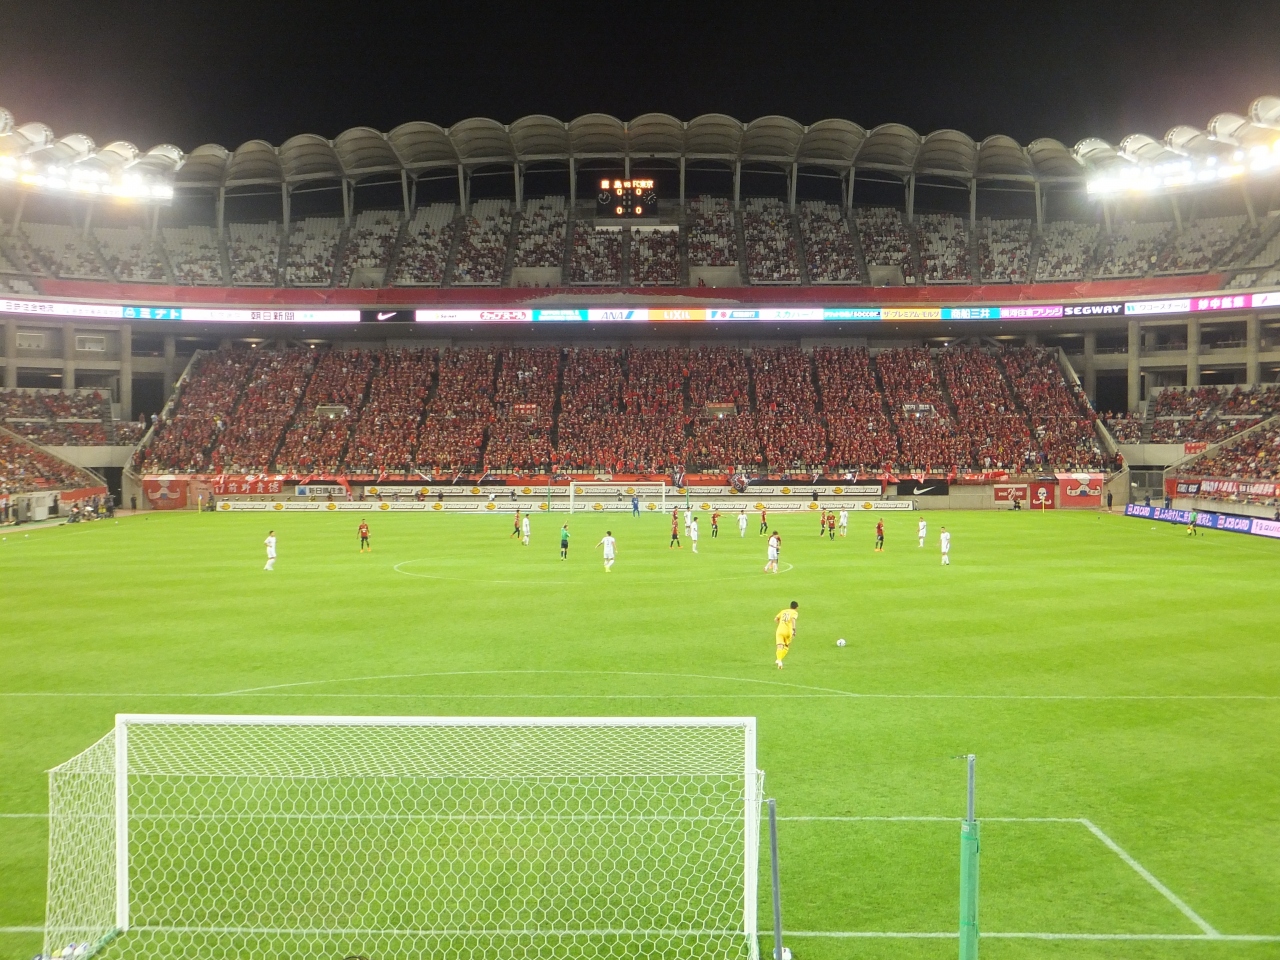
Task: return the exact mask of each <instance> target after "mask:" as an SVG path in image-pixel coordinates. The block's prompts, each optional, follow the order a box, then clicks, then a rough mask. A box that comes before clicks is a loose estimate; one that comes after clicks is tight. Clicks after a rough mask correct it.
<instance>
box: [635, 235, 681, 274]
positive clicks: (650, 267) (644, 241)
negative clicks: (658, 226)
mask: <svg viewBox="0 0 1280 960" xmlns="http://www.w3.org/2000/svg"><path fill="white" fill-rule="evenodd" d="M679 282H680V232H679V230H674V229H673V230H639V229H633V230H632V231H631V284H632V286H637V287H648V286H673V285H675V284H677V283H679Z"/></svg>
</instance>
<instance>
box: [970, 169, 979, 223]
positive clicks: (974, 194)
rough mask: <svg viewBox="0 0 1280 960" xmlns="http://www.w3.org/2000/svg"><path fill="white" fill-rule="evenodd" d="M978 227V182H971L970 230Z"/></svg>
mask: <svg viewBox="0 0 1280 960" xmlns="http://www.w3.org/2000/svg"><path fill="white" fill-rule="evenodd" d="M977 225H978V181H977V180H976V179H975V180H970V181H969V229H970V230H972V229H973V228H974V227H976V226H977Z"/></svg>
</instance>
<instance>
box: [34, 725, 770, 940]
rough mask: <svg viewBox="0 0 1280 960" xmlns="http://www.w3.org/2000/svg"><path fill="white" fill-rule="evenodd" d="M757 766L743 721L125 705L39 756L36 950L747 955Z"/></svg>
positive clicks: (752, 933) (752, 916)
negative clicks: (148, 709) (43, 874)
mask: <svg viewBox="0 0 1280 960" xmlns="http://www.w3.org/2000/svg"><path fill="white" fill-rule="evenodd" d="M755 764H756V758H755V720H754V718H691V719H679V718H659V719H637V718H534V719H521V718H507V717H500V718H487V717H466V718H444V717H255V716H181V715H177V716H151V715H121V716H119V717H117V718H116V725H115V728H114V729H113V730H112V732H111V733H109V734H108V735H107V736H105V737H104V738H103V739H101V740H99V741H98V742H97V743H96V744H94V745H93V746H91V747H89V748H88V749H87V750H85V751H84V752H83V753H81V754H80V755H78V756H76V757H74V758H72V759H71V760H69V761H67V762H66V763H64V764H62V765H61V766H59V767H56V768H55V769H53V770H51V771H50V773H49V874H48V884H49V895H48V908H47V918H46V934H45V953H46V954H47V955H49V956H55V955H57V954H60V953H62V952H63V951H65V950H66V949H67V948H68V947H69V948H70V955H71V957H73V958H76V957H78V958H83V957H86V956H90V955H92V954H93V953H95V952H97V951H98V950H101V949H102V948H103V947H105V946H106V945H107V944H110V943H112V942H113V941H114V945H113V946H112V955H113V956H114V955H115V954H117V953H119V954H120V955H121V956H124V957H134V956H138V957H142V956H147V957H154V956H163V957H165V958H167V960H180V958H181V960H205V958H207V957H210V956H230V955H235V956H239V957H243V958H263V960H265V958H267V957H271V958H275V957H278V956H290V957H307V958H315V960H331V958H333V957H342V956H348V955H351V954H361V955H364V956H370V957H388V956H393V955H394V956H429V955H438V956H453V957H463V958H469V960H482V958H483V960H490V958H510V960H515V958H517V957H519V958H543V957H545V958H547V960H551V958H553V957H554V958H557V960H559V958H561V957H564V956H574V957H586V958H592V957H610V958H612V957H618V958H625V957H632V956H640V955H653V956H660V955H666V956H672V955H675V954H677V953H679V954H680V955H687V956H696V957H699V958H712V960H719V958H723V960H759V947H758V943H757V930H756V898H757V874H756V871H757V866H758V860H759V849H758V846H759V838H760V796H761V789H762V785H763V780H762V774H760V772H759V771H757V770H756V766H755ZM117 938H118V939H117Z"/></svg>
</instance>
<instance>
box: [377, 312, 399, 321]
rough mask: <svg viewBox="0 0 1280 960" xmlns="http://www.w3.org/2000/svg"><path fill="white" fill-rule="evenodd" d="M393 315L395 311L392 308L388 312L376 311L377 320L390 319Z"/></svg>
mask: <svg viewBox="0 0 1280 960" xmlns="http://www.w3.org/2000/svg"><path fill="white" fill-rule="evenodd" d="M395 315H396V312H395V311H394V310H392V311H391V312H390V313H382V312H381V311H379V313H378V319H379V320H390V319H391V318H392V317H394V316H395Z"/></svg>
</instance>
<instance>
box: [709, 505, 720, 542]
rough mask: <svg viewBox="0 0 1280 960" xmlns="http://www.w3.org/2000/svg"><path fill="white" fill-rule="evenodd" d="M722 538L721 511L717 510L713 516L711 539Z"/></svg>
mask: <svg viewBox="0 0 1280 960" xmlns="http://www.w3.org/2000/svg"><path fill="white" fill-rule="evenodd" d="M718 536H720V511H719V510H715V511H713V512H712V514H711V539H712V540H714V539H716V537H718Z"/></svg>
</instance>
